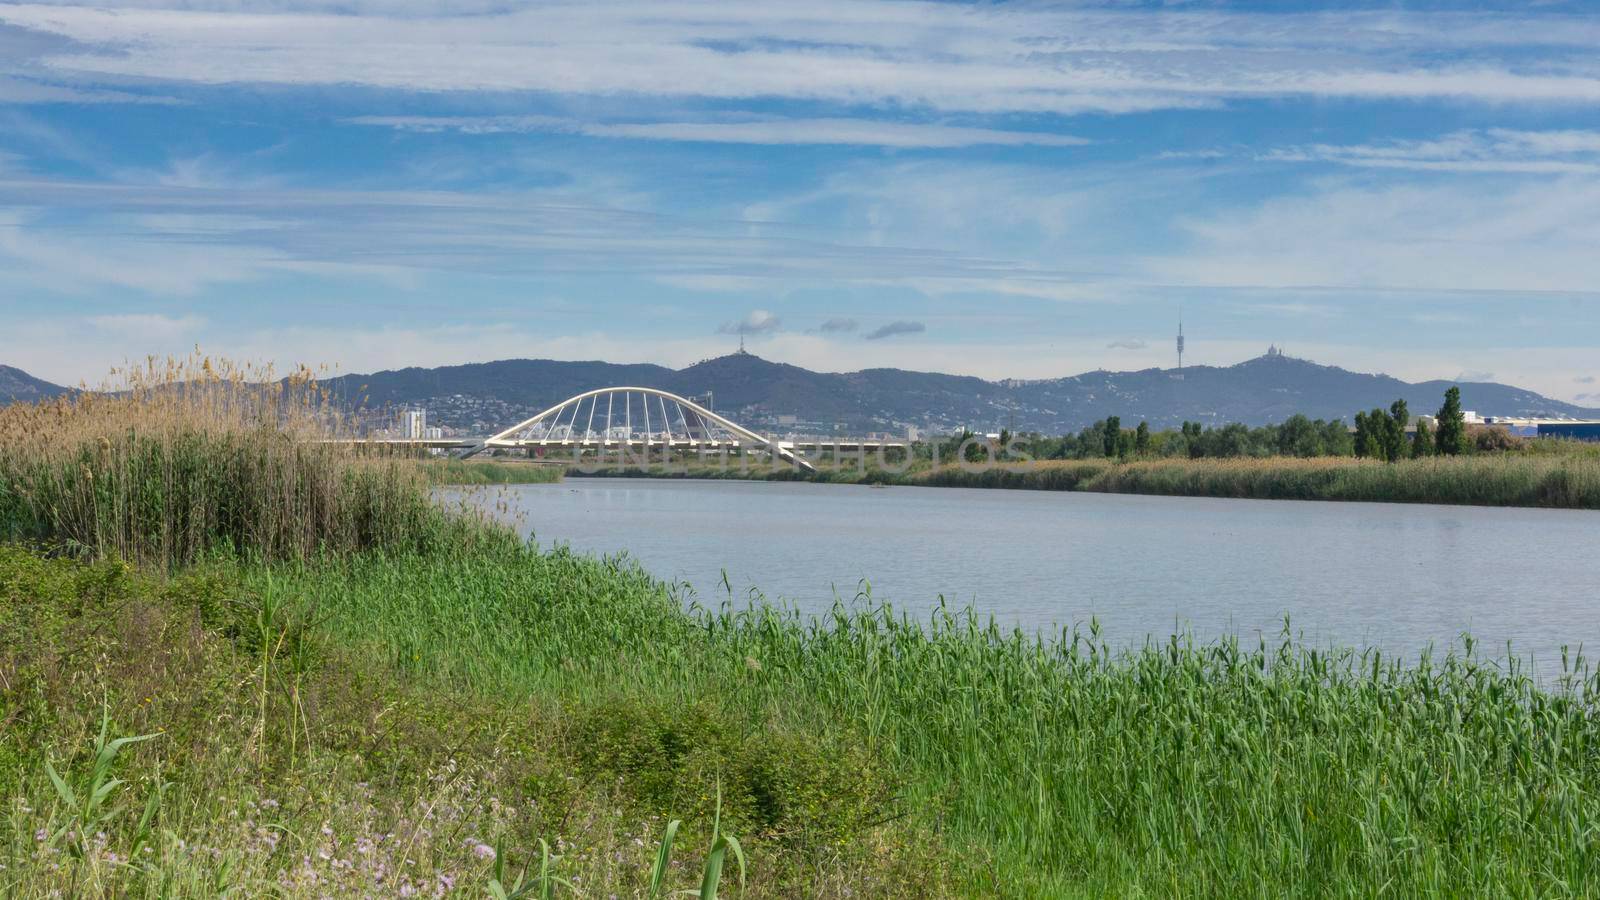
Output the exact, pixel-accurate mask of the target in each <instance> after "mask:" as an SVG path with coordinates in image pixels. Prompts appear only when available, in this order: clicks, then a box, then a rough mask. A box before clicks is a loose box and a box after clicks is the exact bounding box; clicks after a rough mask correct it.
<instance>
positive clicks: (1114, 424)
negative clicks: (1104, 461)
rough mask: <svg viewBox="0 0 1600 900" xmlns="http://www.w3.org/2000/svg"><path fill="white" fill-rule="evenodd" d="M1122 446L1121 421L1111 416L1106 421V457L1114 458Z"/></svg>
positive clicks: (1117, 417) (1119, 418)
mask: <svg viewBox="0 0 1600 900" xmlns="http://www.w3.org/2000/svg"><path fill="white" fill-rule="evenodd" d="M1121 444H1122V419H1121V417H1119V416H1111V417H1109V418H1107V419H1106V457H1107V458H1108V459H1109V458H1110V457H1113V456H1116V455H1117V451H1118V450H1119V449H1120V448H1121Z"/></svg>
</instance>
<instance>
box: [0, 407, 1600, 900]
mask: <svg viewBox="0 0 1600 900" xmlns="http://www.w3.org/2000/svg"><path fill="white" fill-rule="evenodd" d="M154 396H155V397H156V398H157V399H155V400H152V401H150V402H154V403H158V404H159V403H161V402H165V401H164V400H162V399H160V398H162V397H164V396H165V395H164V394H161V393H159V392H157V393H156V394H155V395H154ZM119 402H123V403H126V404H127V405H125V406H116V405H109V406H107V405H102V406H100V407H98V408H96V409H95V410H94V420H93V423H90V422H86V421H84V420H83V419H81V418H79V417H78V411H77V409H76V408H73V407H70V406H62V407H58V408H57V409H56V411H55V412H50V413H45V412H39V411H31V412H18V411H15V410H11V411H6V412H4V413H3V414H0V440H4V441H5V442H6V447H5V449H6V450H7V451H8V452H7V453H6V454H5V456H4V457H3V458H0V491H3V493H0V515H3V518H0V528H4V529H6V531H5V533H6V534H7V535H8V536H9V537H10V538H12V539H13V540H18V539H25V540H26V541H27V543H14V544H13V545H11V546H10V547H7V548H3V549H0V798H4V799H0V803H4V804H5V806H4V807H0V817H3V818H4V820H5V822H6V828H5V830H4V832H0V834H3V835H4V836H3V837H0V866H3V868H0V895H4V896H24V897H31V896H50V895H56V896H74V897H76V896H107V897H109V896H117V897H122V896H148V897H174V896H214V895H216V894H218V893H221V892H223V891H224V890H227V891H231V892H233V893H235V894H238V895H241V896H262V895H273V896H293V897H300V896H305V897H313V896H370V895H379V896H401V895H407V894H408V893H409V894H410V895H415V896H435V895H451V896H455V895H459V896H483V895H485V894H489V895H491V896H499V894H496V893H495V892H496V890H497V889H498V890H499V891H500V893H503V894H506V895H511V894H514V893H516V891H517V885H518V882H519V881H520V882H521V885H522V887H523V888H526V889H527V893H526V894H525V896H563V897H564V896H597V897H607V896H613V895H615V896H640V897H643V896H666V895H667V892H668V891H678V890H689V891H699V892H700V893H701V894H702V895H706V894H707V892H708V888H707V887H706V886H705V882H706V872H707V869H708V868H715V867H716V866H717V865H718V864H719V863H720V865H721V870H720V872H721V878H722V881H721V894H722V895H725V896H733V895H739V896H743V895H748V896H763V897H765V896H772V897H777V896H808V897H810V896H823V897H828V896H837V897H844V896H855V897H859V896H885V895H891V896H892V895H897V894H898V895H904V896H929V895H934V896H960V895H1001V896H1016V897H1033V896H1066V897H1074V896H1084V897H1087V896H1096V897H1098V896H1118V897H1123V896H1146V895H1159V896H1171V895H1203V896H1227V897H1235V896H1259V897H1281V896H1286V895H1288V896H1308V897H1310V896H1319V897H1320V896H1350V895H1361V896H1370V895H1380V894H1388V895H1394V896H1415V895H1434V896H1461V895H1476V896H1496V897H1498V896H1507V895H1515V896H1549V895H1570V896H1583V895H1592V894H1594V893H1596V892H1600V862H1597V860H1600V846H1597V844H1600V829H1597V828H1596V822H1600V718H1597V717H1596V714H1595V712H1594V710H1595V704H1596V701H1597V700H1600V678H1597V677H1596V676H1595V675H1593V674H1592V673H1590V671H1589V668H1588V666H1587V664H1586V663H1584V662H1582V661H1581V660H1578V659H1572V660H1569V661H1567V673H1566V676H1565V677H1559V678H1556V679H1553V680H1550V681H1547V682H1546V683H1545V684H1544V686H1543V687H1540V686H1537V685H1536V684H1535V683H1534V682H1533V681H1532V680H1531V679H1530V678H1529V677H1527V675H1526V674H1525V673H1523V672H1522V671H1520V669H1519V668H1518V666H1517V663H1516V661H1515V660H1495V659H1485V658H1483V657H1482V656H1481V655H1479V654H1478V653H1477V652H1476V651H1475V649H1474V648H1473V647H1472V646H1471V645H1470V643H1468V644H1465V645H1463V646H1462V647H1460V648H1457V650H1456V652H1454V653H1451V654H1448V655H1444V656H1440V657H1437V658H1426V657H1425V658H1423V659H1420V660H1419V659H1410V660H1399V659H1392V658H1383V657H1379V656H1377V655H1376V654H1370V653H1368V654H1362V653H1357V652H1354V651H1349V652H1331V653H1330V652H1328V651H1326V650H1319V649H1316V648H1312V647H1307V646H1302V645H1299V644H1297V643H1296V642H1295V641H1293V640H1292V639H1291V638H1289V637H1287V636H1286V637H1285V638H1284V639H1282V640H1281V641H1273V642H1263V643H1259V644H1256V645H1252V646H1240V645H1238V644H1235V643H1232V642H1222V643H1217V644H1208V645H1201V646H1197V645H1193V644H1191V643H1189V642H1186V641H1184V640H1182V639H1175V640H1173V641H1171V642H1164V643H1158V644H1153V645H1150V646H1147V647H1144V648H1142V649H1138V650H1134V651H1128V652H1121V651H1115V652H1114V651H1113V650H1112V649H1110V648H1108V647H1107V646H1105V645H1104V644H1103V643H1101V642H1099V641H1098V640H1097V639H1096V636H1095V635H1093V634H1078V633H1062V634H1051V635H1039V636H1036V635H1026V634H1020V633H1007V632H1003V631H1001V630H998V629H996V628H995V627H993V626H992V625H991V624H989V623H987V622H985V621H983V620H982V619H980V618H978V617H977V616H975V615H973V614H972V613H970V612H968V611H964V610H944V609H941V610H939V611H937V612H936V613H934V614H933V615H932V616H931V617H927V618H923V619H918V620H911V619H907V618H905V617H904V616H902V615H900V614H898V613H897V612H896V611H894V610H892V609H889V608H887V607H884V606H881V605H878V604H875V603H874V602H873V601H872V599H871V598H870V597H861V598H857V600H856V602H854V603H852V604H846V605H841V606H840V607H839V608H837V609H836V610H835V611H834V613H833V614H832V615H830V616H828V617H825V618H824V619H823V620H820V621H818V620H811V619H805V618H802V617H799V616H797V615H795V614H793V613H791V612H787V611H785V610H782V609H775V608H772V607H769V606H766V605H761V604H757V605H755V606H744V605H733V604H731V603H717V602H715V601H714V600H711V601H703V602H704V603H705V605H696V606H693V607H690V608H688V609H686V608H685V607H684V605H683V604H682V602H681V598H679V597H676V596H674V595H673V594H672V592H671V591H670V589H669V588H668V587H667V586H664V585H662V584H660V583H658V582H656V581H654V580H652V579H651V578H649V577H648V576H646V575H645V574H643V573H642V572H640V571H639V570H638V569H637V568H635V567H634V566H632V565H631V564H629V563H627V562H626V561H623V560H615V559H612V560H604V559H591V558H584V557H579V556H574V555H571V554H569V553H566V552H560V551H557V552H552V553H541V552H538V551H536V550H533V549H530V548H528V547H526V546H523V545H521V544H520V543H518V542H517V541H516V540H515V538H514V537H513V536H511V535H510V534H509V533H507V532H505V531H502V530H500V529H498V528H495V527H493V526H491V525H487V524H484V523H481V522H474V521H470V520H462V519H459V518H455V517H452V516H450V515H447V514H445V513H443V512H441V511H439V510H437V509H435V508H434V507H432V506H431V505H429V504H428V502H427V499H426V498H427V481H426V478H425V477H424V476H423V475H421V474H420V473H418V472H417V471H416V469H415V466H414V465H412V466H410V467H409V468H408V467H406V466H405V465H402V464H400V463H383V464H382V466H384V467H387V466H390V465H393V466H396V468H393V469H389V468H373V464H371V463H368V462H363V461H361V460H357V459H353V458H349V457H345V456H342V455H340V454H339V453H338V452H330V451H325V450H323V449H320V447H321V446H323V445H319V447H318V448H305V447H301V446H300V444H301V443H302V442H301V441H299V440H297V439H296V437H295V431H294V429H293V428H292V427H285V428H279V429H278V430H279V436H278V441H279V443H277V444H274V443H273V442H272V441H271V440H269V439H268V438H270V435H268V434H265V433H264V432H262V431H259V430H257V429H258V427H264V426H261V424H260V421H258V420H257V419H256V418H255V417H254V416H247V417H243V418H241V417H240V416H239V414H238V411H239V410H240V409H241V408H250V407H252V406H253V404H254V403H256V402H261V403H266V404H269V405H270V404H277V403H279V402H281V401H280V399H278V398H273V399H271V400H261V399H260V398H254V399H252V398H250V397H248V396H246V397H245V398H244V399H243V400H242V401H241V400H240V399H239V398H235V400H234V401H231V402H230V403H228V404H225V406H226V407H227V408H228V409H231V410H233V412H229V413H226V414H222V413H217V414H215V415H213V417H211V418H209V419H208V418H206V417H203V416H196V417H193V418H191V417H189V416H188V415H187V414H186V413H184V412H183V410H182V408H181V407H177V406H174V407H171V408H169V410H168V413H167V414H166V415H165V416H153V415H149V414H148V413H149V412H150V411H149V410H141V408H140V406H139V405H138V404H139V403H140V401H139V400H138V399H136V398H135V399H129V400H126V401H119ZM271 418H272V419H273V420H275V421H278V422H280V423H282V422H290V421H291V420H292V418H293V417H291V416H285V415H283V414H282V413H281V411H279V412H278V413H274V415H273V416H272V417H271ZM19 422H20V423H24V424H27V425H31V426H32V427H33V430H31V431H20V430H13V428H14V427H15V426H17V425H18V423H19ZM41 423H42V424H41ZM52 423H54V424H52ZM40 428H55V429H57V430H58V434H71V435H72V436H73V437H74V440H67V441H58V440H48V439H40V438H41V434H42V432H41V431H40V430H39V429H40ZM72 429H80V430H72ZM44 436H45V437H48V435H44ZM102 441H104V443H102ZM262 445H265V446H271V447H276V448H277V449H272V450H270V451H266V450H259V449H251V448H256V447H258V446H262ZM152 447H155V448H159V449H151V448H152ZM313 449H314V450H315V452H313ZM269 452H270V454H271V455H270V456H269V457H267V459H269V460H271V461H272V463H273V464H272V465H265V464H264V463H262V462H261V459H262V457H261V454H263V453H269ZM241 458H242V459H244V460H246V461H252V460H253V461H254V462H249V464H246V463H243V462H238V460H240V459H241ZM195 472H203V473H207V474H206V475H205V476H204V479H202V481H200V482H194V483H191V481H190V480H189V479H190V476H189V475H187V474H185V473H195ZM193 477H194V478H197V479H198V478H200V476H193ZM69 500H70V501H71V502H68V501H69ZM196 503H201V504H208V505H209V506H208V508H206V509H204V510H195V509H192V508H189V509H188V511H187V512H185V513H182V515H184V516H187V518H184V519H183V521H184V522H185V523H187V524H185V525H184V527H183V528H182V529H176V528H174V527H171V526H164V525H162V524H161V523H162V522H163V521H164V520H163V519H162V518H161V516H160V515H158V514H157V512H156V510H157V509H159V510H163V511H164V512H163V513H162V515H168V514H177V513H175V512H174V510H181V509H184V508H187V507H189V506H191V505H192V504H196ZM277 503H283V504H290V505H292V507H293V508H294V509H302V508H303V509H315V508H320V507H319V506H318V504H324V505H335V506H336V507H337V508H338V509H341V510H344V511H345V513H344V514H346V515H358V514H359V515H363V516H367V517H368V518H367V519H363V520H362V521H363V523H364V524H363V525H362V526H361V527H359V528H356V527H352V526H351V525H350V524H348V523H347V522H345V521H344V520H343V519H342V518H341V517H340V516H338V515H332V514H330V515H326V516H313V517H310V518H309V520H307V521H305V522H303V523H299V524H295V525H294V527H292V528H291V527H289V526H288V525H287V524H285V523H288V522H290V521H291V520H292V519H293V517H292V516H291V515H290V514H289V512H288V511H286V510H277V511H271V512H268V513H260V512H259V511H261V510H263V509H270V508H271V507H272V506H273V505H274V504H277ZM339 504H343V505H342V506H341V505H339ZM147 507H148V508H147ZM130 509H133V510H138V511H139V513H138V514H137V515H135V514H133V513H130V512H129V510H130ZM252 510H255V511H258V513H257V514H260V515H263V517H264V524H262V525H261V527H253V526H252V522H251V520H250V519H249V518H248V513H249V511H252ZM102 515H103V516H105V517H106V521H101V520H100V519H99V518H97V517H99V516H102ZM241 517H243V518H241ZM267 526H270V527H267ZM285 535H288V536H287V537H286V536H285ZM258 538H259V543H257V540H258ZM125 560H126V561H125ZM123 739H134V740H131V741H124V740H123ZM673 820H681V821H682V822H683V825H682V829H681V830H680V831H679V832H677V835H676V841H675V843H674V844H673V845H672V847H671V850H672V852H671V853H669V854H667V860H666V862H665V863H661V862H659V861H660V859H661V851H662V850H663V849H664V836H665V835H666V833H667V832H668V823H669V822H670V821H673ZM730 835H731V836H733V837H735V838H737V840H738V843H737V844H730V843H729V842H728V841H727V839H726V838H727V836H730ZM718 836H721V839H718ZM735 848H737V850H738V852H737V853H736V852H734V849H735ZM741 861H742V862H743V868H744V870H745V878H744V884H743V886H742V888H741V885H740V881H741V879H740V876H739V869H740V862H741ZM657 881H659V884H657V883H655V882H657ZM716 891H717V889H716V888H715V887H711V888H709V892H710V893H716Z"/></svg>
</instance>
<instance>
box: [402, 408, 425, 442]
mask: <svg viewBox="0 0 1600 900" xmlns="http://www.w3.org/2000/svg"><path fill="white" fill-rule="evenodd" d="M400 436H401V437H403V438H409V439H411V440H418V441H420V440H422V439H423V438H426V437H427V436H428V411H427V410H425V409H408V410H406V411H405V412H403V413H401V414H400Z"/></svg>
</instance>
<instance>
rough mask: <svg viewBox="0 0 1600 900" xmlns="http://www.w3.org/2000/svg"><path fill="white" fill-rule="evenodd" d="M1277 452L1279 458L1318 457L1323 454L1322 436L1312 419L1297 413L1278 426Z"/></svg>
mask: <svg viewBox="0 0 1600 900" xmlns="http://www.w3.org/2000/svg"><path fill="white" fill-rule="evenodd" d="M1277 451H1278V455H1279V456H1301V457H1311V456H1317V455H1319V454H1321V452H1322V440H1321V435H1320V434H1318V433H1317V427H1316V426H1315V425H1313V424H1312V423H1311V420H1310V419H1308V418H1306V417H1305V416H1303V415H1300V414H1299V413H1296V414H1294V415H1292V416H1290V417H1289V418H1288V419H1286V420H1284V423H1283V424H1282V425H1279V426H1278V446H1277Z"/></svg>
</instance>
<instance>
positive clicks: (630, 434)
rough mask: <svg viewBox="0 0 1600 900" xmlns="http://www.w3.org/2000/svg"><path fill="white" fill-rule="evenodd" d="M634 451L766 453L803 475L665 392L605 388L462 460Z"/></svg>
mask: <svg viewBox="0 0 1600 900" xmlns="http://www.w3.org/2000/svg"><path fill="white" fill-rule="evenodd" d="M634 445H640V446H642V447H644V448H645V449H646V450H647V451H648V449H649V448H650V447H653V446H659V447H664V448H666V449H667V450H668V452H670V451H671V449H672V448H674V447H679V448H683V449H686V450H694V449H705V448H711V449H739V450H747V449H766V450H770V451H772V452H773V453H774V454H775V455H776V456H777V457H778V458H780V459H782V460H784V461H785V462H788V463H792V464H794V465H796V466H799V467H800V468H803V469H806V470H808V471H815V467H814V466H813V465H812V464H811V463H810V462H809V461H807V460H806V459H804V458H803V457H801V456H799V455H798V454H796V453H795V452H794V450H793V449H791V448H789V447H785V446H783V445H781V444H780V443H779V442H777V441H775V440H773V439H772V438H769V437H766V436H764V435H761V434H758V433H756V432H754V431H751V430H750V429H748V428H745V427H744V426H742V425H740V424H738V423H737V422H734V421H733V420H732V419H729V418H727V417H726V416H721V415H718V414H717V413H714V412H712V411H711V410H709V409H707V408H706V407H704V406H701V405H700V404H698V403H696V402H694V401H693V400H690V399H689V398H687V397H682V396H679V395H677V394H674V393H672V392H670V391H663V390H660V389H658V388H647V387H607V388H596V389H595V390H592V391H585V392H583V393H581V394H578V395H576V396H573V397H569V398H567V399H566V400H563V401H561V402H560V403H557V404H556V405H555V406H552V407H550V408H549V409H547V410H545V411H544V412H541V413H539V414H538V415H536V416H533V417H532V418H529V419H525V420H523V421H521V422H518V423H517V424H515V425H513V426H511V427H510V428H507V429H505V430H504V431H501V432H500V433H498V434H495V435H492V436H490V437H488V438H485V439H484V440H483V442H482V443H480V444H478V445H477V446H475V447H472V448H471V449H469V450H468V451H467V452H466V453H464V454H462V455H463V456H472V455H473V454H476V453H479V452H482V451H484V450H490V449H496V448H508V449H509V448H522V447H560V448H571V449H576V450H584V449H597V450H606V449H609V448H611V447H619V448H631V447H632V446H634Z"/></svg>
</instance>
